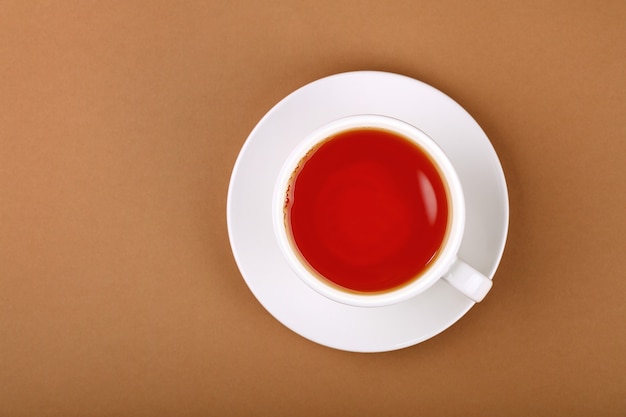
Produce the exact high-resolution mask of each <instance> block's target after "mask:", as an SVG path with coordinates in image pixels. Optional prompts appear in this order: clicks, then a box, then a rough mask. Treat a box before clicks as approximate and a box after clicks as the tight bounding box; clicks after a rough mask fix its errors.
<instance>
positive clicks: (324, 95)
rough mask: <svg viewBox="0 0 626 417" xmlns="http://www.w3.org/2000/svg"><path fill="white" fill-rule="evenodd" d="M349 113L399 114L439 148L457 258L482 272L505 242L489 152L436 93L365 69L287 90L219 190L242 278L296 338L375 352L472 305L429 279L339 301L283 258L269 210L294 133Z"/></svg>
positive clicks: (447, 321)
mask: <svg viewBox="0 0 626 417" xmlns="http://www.w3.org/2000/svg"><path fill="white" fill-rule="evenodd" d="M355 114H381V115H386V116H389V117H394V118H397V119H400V120H403V121H405V122H407V123H410V124H411V125H413V126H416V127H418V128H419V129H420V130H422V131H423V132H425V133H426V134H427V135H428V136H430V137H431V138H432V139H433V140H434V141H435V142H436V143H437V144H438V145H439V146H440V147H441V148H442V149H443V150H444V151H445V153H446V155H447V156H448V158H449V160H450V161H451V162H452V164H453V165H454V168H455V170H456V172H457V174H458V177H459V180H460V181H461V184H462V187H463V190H464V194H465V206H466V221H465V233H464V235H463V239H462V241H461V246H460V248H459V251H458V255H459V257H460V258H462V259H464V260H465V261H467V262H468V263H469V264H471V265H472V266H473V267H474V268H476V269H477V270H478V271H480V272H481V273H482V274H483V275H485V276H487V277H490V278H492V277H493V275H494V274H495V271H496V269H497V267H498V264H499V262H500V259H501V257H502V253H503V251H504V245H505V242H506V236H507V230H508V218H509V206H508V196H507V188H506V183H505V179H504V175H503V172H502V167H501V165H500V162H499V160H498V157H497V155H496V153H495V151H494V149H493V147H492V145H491V143H490V142H489V139H488V138H487V136H486V135H485V133H484V132H483V131H482V129H481V128H480V126H479V125H478V124H477V123H476V121H475V120H474V119H473V118H472V117H471V116H470V115H469V114H468V113H467V112H466V111H465V110H464V109H463V108H462V107H461V106H460V105H459V104H457V103H456V102H455V101H453V100H452V99H450V98H449V97H448V96H446V95H445V94H443V93H442V92H440V91H438V90H436V89H435V88H433V87H430V86H428V85H427V84H424V83H422V82H420V81H417V80H415V79H412V78H409V77H405V76H402V75H397V74H391V73H385V72H375V71H358V72H349V73H343V74H337V75H333V76H330V77H326V78H323V79H320V80H317V81H315V82H312V83H310V84H308V85H305V86H304V87H302V88H300V89H298V90H296V91H295V92H293V93H291V94H290V95H289V96H287V97H285V98H284V99H283V100H282V101H280V102H279V103H278V104H277V105H275V106H274V107H273V108H272V109H271V110H270V111H269V112H268V113H267V114H266V115H265V116H264V117H263V118H262V119H261V121H259V123H258V124H257V125H256V127H255V128H254V129H253V131H252V132H251V133H250V135H249V137H248V139H247V140H246V142H245V144H244V146H243V148H242V149H241V152H240V153H239V156H238V158H237V161H236V163H235V167H234V169H233V173H232V177H231V182H230V186H229V190H228V200H227V224H228V233H229V238H230V242H231V246H232V250H233V254H234V257H235V260H236V262H237V265H238V267H239V269H240V271H241V274H242V276H243V278H244V279H245V281H246V283H247V285H248V287H249V288H250V290H251V291H252V293H253V294H254V296H255V297H256V298H257V299H258V300H259V302H260V303H261V304H262V305H263V306H264V307H265V309H266V310H267V311H268V312H269V313H270V314H272V315H273V316H274V317H275V318H276V319H277V320H278V321H280V322H281V323H282V324H284V325H285V326H286V327H288V328H289V329H291V330H293V331H294V332H296V333H298V334H300V335H301V336H303V337H305V338H307V339H309V340H312V341H314V342H317V343H319V344H322V345H325V346H329V347H332V348H336V349H342V350H347V351H354V352H382V351H389V350H395V349H400V348H404V347H407V346H411V345H414V344H417V343H420V342H422V341H424V340H426V339H429V338H431V337H433V336H435V335H437V334H439V333H440V332H442V331H444V330H445V329H447V328H448V327H449V326H451V325H452V324H454V323H455V322H457V321H458V320H459V319H460V318H461V317H463V316H464V315H465V314H466V313H467V312H468V311H469V310H470V309H471V308H472V307H473V306H474V304H475V303H474V302H473V301H472V300H470V299H469V298H468V297H466V296H464V295H463V294H461V293H460V292H459V291H457V290H456V289H455V288H453V287H452V286H450V285H449V284H448V283H447V282H446V281H444V280H438V281H437V282H436V283H435V284H433V285H432V286H431V287H430V288H429V289H428V290H427V291H425V292H423V293H421V294H419V295H417V296H415V297H412V298H410V299H408V300H406V301H403V302H401V303H397V304H393V305H389V306H385V307H374V308H365V307H356V306H351V305H346V304H343V303H338V302H336V301H332V300H330V299H329V298H327V297H323V296H321V295H320V294H319V293H317V292H316V291H314V290H313V289H311V288H310V287H309V286H308V285H306V284H305V283H304V282H303V281H302V280H301V279H299V278H298V276H297V275H296V273H295V272H294V271H293V270H292V269H291V267H290V266H289V264H288V262H287V261H286V260H285V257H284V256H283V254H282V252H281V250H280V247H279V245H278V241H277V239H276V237H275V234H274V228H273V214H272V213H273V211H272V203H273V192H274V187H275V184H276V181H277V179H278V175H279V172H280V169H281V167H282V166H283V164H284V163H285V161H286V160H287V158H288V156H289V155H290V154H291V153H292V152H293V150H294V149H295V148H296V147H297V146H298V144H299V143H300V140H301V138H304V137H306V135H307V134H308V133H310V132H311V131H313V130H315V129H316V128H317V127H319V126H322V125H324V124H326V123H329V122H330V121H333V120H335V119H338V118H342V117H347V116H352V115H355ZM484 302H488V298H487V299H486V301H484Z"/></svg>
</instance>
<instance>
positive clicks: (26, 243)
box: [0, 0, 626, 417]
mask: <svg viewBox="0 0 626 417" xmlns="http://www.w3.org/2000/svg"><path fill="white" fill-rule="evenodd" d="M624 22H626V3H624V2H622V1H601V2H584V1H548V2H537V1H532V2H517V1H505V2H502V1H476V2H461V1H401V0H389V1H384V2H383V1H367V0H366V1H360V2H358V1H325V0H324V1H317V2H311V1H308V2H305V1H283V0H277V1H258V2H239V1H230V2H227V1H206V2H196V1H188V2H174V1H154V2H148V1H145V2H141V1H111V2H93V1H83V2H52V1H5V2H4V3H3V6H2V7H1V10H0V416H7V417H13V416H68V415H81V416H115V415H117V416H122V415H125V416H127V415H133V416H170V415H171V416H249V415H255V416H415V415H428V416H452V415H464V416H504V415H506V416H528V415H534V416H557V415H564V416H570V417H573V416H590V415H594V416H624V415H626V395H625V393H626V353H625V352H626V332H625V331H624V322H625V319H626V307H625V306H626V304H625V303H624V296H625V295H626V280H625V279H624V277H625V272H624V271H625V270H626V261H625V259H626V258H625V257H624V254H623V253H622V252H623V251H624V249H625V248H626V238H625V236H626V219H625V216H624V208H625V207H626V192H625V191H626V189H625V187H624V183H625V182H624V181H625V179H626V159H625V155H626V139H625V138H626V70H625V68H626V54H625V53H624V45H626V25H625V24H624ZM363 69H370V70H383V71H391V72H396V73H401V74H404V75H408V76H411V77H414V78H417V79H419V80H422V81H424V82H426V83H429V84H431V85H433V86H435V87H436V88H438V89H440V90H442V91H444V92H445V93H446V94H448V95H450V96H451V97H453V98H454V99H455V100H457V101H458V102H459V103H460V104H461V105H463V106H464V107H465V108H466V109H467V110H468V111H469V112H470V113H471V114H472V115H473V116H474V117H475V118H476V120H477V121H478V122H479V124H480V125H481V126H482V127H483V129H484V130H485V132H486V133H487V135H488V136H489V137H490V139H491V141H492V143H493V145H494V147H495V149H496V151H497V152H498V155H499V156H500V158H501V161H502V164H503V168H504V171H505V174H506V177H507V181H508V186H509V193H510V206H511V223H510V232H509V238H508V242H507V247H506V250H505V254H504V257H503V260H502V263H501V265H500V268H499V269H498V272H497V274H496V277H495V278H494V288H493V290H492V292H491V294H490V295H489V296H488V297H487V298H486V299H485V301H484V302H483V303H481V304H480V305H478V306H476V307H475V308H474V309H472V310H471V311H470V312H469V314H467V315H466V316H465V317H464V318H463V319H462V320H461V321H459V322H458V323H456V324H455V325H454V326H452V327H451V328H450V329H448V330H447V331H445V332H444V333H442V334H440V335H438V336H436V337H435V338H433V339H431V340H428V341H426V342H424V343H422V344H419V345H416V346H413V347H410V348H406V349H403V350H399V351H395V352H388V353H380V354H357V353H347V352H342V351H337V350H333V349H330V348H327V347H323V346H320V345H317V344H314V343H312V342H310V341H308V340H306V339H304V338H302V337H300V336H298V335H297V334H295V333H293V332H291V331H290V330H288V329H287V328H285V327H284V326H283V325H281V324H280V323H279V322H278V321H276V320H275V319H274V318H272V317H271V316H270V315H269V314H268V313H267V312H266V311H265V310H264V308H263V307H262V306H261V305H260V304H259V303H258V302H257V300H256V299H255V298H254V296H253V295H252V293H251V292H250V291H249V290H248V288H247V287H246V285H245V283H244V281H243V279H242V277H241V275H240V273H239V271H238V269H237V266H236V264H235V262H234V259H233V257H232V254H231V251H230V246H229V241H228V236H227V230H226V193H227V188H228V182H229V178H230V174H231V170H232V167H233V164H234V162H235V159H236V157H237V154H238V152H239V150H240V148H241V146H242V145H243V143H244V141H245V139H246V137H247V135H248V133H249V132H250V130H251V129H252V128H253V127H254V125H255V124H256V123H257V121H258V120H259V119H260V118H261V117H262V116H263V115H264V114H265V112H266V111H267V110H269V109H270V108H271V107H272V106H273V105H274V104H275V103H276V102H278V101H279V100H280V99H281V98H283V97H284V96H285V95H287V94H288V93H290V92H291V91H293V90H294V89H296V88H298V87H300V86H302V85H304V84H306V83H308V82H310V81H313V80H315V79H318V78H321V77H323V76H326V75H330V74H333V73H338V72H344V71H351V70H363Z"/></svg>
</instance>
